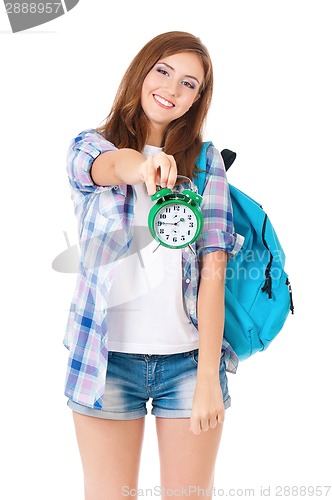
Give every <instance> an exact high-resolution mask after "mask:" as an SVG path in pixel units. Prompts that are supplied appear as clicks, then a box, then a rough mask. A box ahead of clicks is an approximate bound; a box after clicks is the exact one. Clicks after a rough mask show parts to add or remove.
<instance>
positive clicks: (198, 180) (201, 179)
mask: <svg viewBox="0 0 332 500" xmlns="http://www.w3.org/2000/svg"><path fill="white" fill-rule="evenodd" d="M210 145H212V142H211V141H206V142H203V145H202V149H201V152H200V154H199V157H198V158H197V161H196V165H197V167H198V168H200V169H202V170H203V172H197V177H195V178H194V182H195V184H196V186H197V188H198V193H199V194H200V195H202V194H203V191H204V186H205V177H206V171H207V170H206V151H207V148H208V147H209V146H210Z"/></svg>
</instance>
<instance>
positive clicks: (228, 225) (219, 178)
mask: <svg viewBox="0 0 332 500" xmlns="http://www.w3.org/2000/svg"><path fill="white" fill-rule="evenodd" d="M206 160H207V169H208V172H207V175H206V184H205V188H204V191H203V201H202V205H201V209H202V212H203V218H204V225H203V231H202V233H201V234H200V236H199V237H198V239H197V242H196V251H197V254H198V258H201V257H202V256H203V255H204V254H206V253H209V252H215V251H217V250H224V251H226V252H228V254H229V255H228V258H229V259H231V258H233V257H234V256H235V255H236V254H237V253H238V252H239V250H240V249H241V247H242V245H243V243H244V237H243V236H242V235H240V234H237V233H235V228H234V224H233V207H232V201H231V196H230V191H229V186H228V181H227V177H226V170H225V165H224V162H223V159H222V156H221V154H220V153H219V151H218V150H217V149H216V148H215V147H214V146H209V147H208V149H207V156H206Z"/></svg>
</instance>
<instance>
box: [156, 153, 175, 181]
mask: <svg viewBox="0 0 332 500" xmlns="http://www.w3.org/2000/svg"><path fill="white" fill-rule="evenodd" d="M153 161H154V168H155V169H156V170H157V172H158V178H159V179H160V185H161V187H166V186H167V181H168V177H169V171H170V169H171V167H172V164H171V161H170V159H169V157H168V155H166V154H165V153H159V154H158V155H156V156H154V157H153Z"/></svg>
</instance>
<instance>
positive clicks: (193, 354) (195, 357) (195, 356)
mask: <svg viewBox="0 0 332 500" xmlns="http://www.w3.org/2000/svg"><path fill="white" fill-rule="evenodd" d="M198 351H199V349H195V350H194V351H191V360H192V362H193V364H194V365H195V366H198ZM224 356H225V351H224V350H223V349H222V350H221V353H220V366H221V362H222V360H223V358H224Z"/></svg>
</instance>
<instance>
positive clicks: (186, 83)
mask: <svg viewBox="0 0 332 500" xmlns="http://www.w3.org/2000/svg"><path fill="white" fill-rule="evenodd" d="M182 83H183V85H184V86H185V87H188V88H189V89H195V88H196V87H195V85H193V84H192V83H190V82H187V81H183V82H182Z"/></svg>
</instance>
